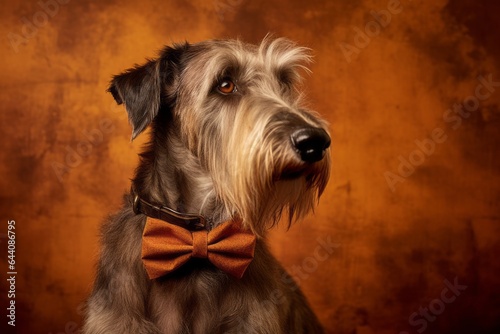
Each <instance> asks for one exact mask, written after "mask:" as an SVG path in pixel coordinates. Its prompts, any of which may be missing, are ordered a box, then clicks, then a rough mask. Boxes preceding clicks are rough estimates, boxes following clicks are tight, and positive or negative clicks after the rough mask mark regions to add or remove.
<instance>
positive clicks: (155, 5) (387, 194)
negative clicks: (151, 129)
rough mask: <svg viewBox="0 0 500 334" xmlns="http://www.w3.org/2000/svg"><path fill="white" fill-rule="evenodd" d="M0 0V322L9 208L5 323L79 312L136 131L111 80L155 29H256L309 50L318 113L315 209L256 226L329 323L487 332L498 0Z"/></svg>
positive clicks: (491, 320)
mask: <svg viewBox="0 0 500 334" xmlns="http://www.w3.org/2000/svg"><path fill="white" fill-rule="evenodd" d="M2 2H3V3H2V11H1V13H0V22H1V23H0V33H1V36H2V49H1V50H2V51H1V55H2V58H1V62H0V69H1V76H0V86H1V89H0V101H1V104H0V124H1V125H0V126H1V128H2V136H1V140H0V157H1V164H0V172H1V173H0V175H1V178H0V185H1V203H0V206H1V215H2V220H1V226H0V242H1V243H0V245H1V253H0V267H1V270H0V271H1V273H2V274H1V276H2V277H3V279H2V280H1V283H0V287H1V289H2V293H1V298H0V299H1V308H0V309H1V310H3V311H2V312H1V313H2V314H1V317H0V319H2V320H1V327H0V328H2V330H1V332H2V333H6V331H4V330H3V329H4V328H7V327H8V326H7V324H6V323H7V319H6V314H7V311H6V307H7V302H8V298H7V294H6V291H7V288H8V286H7V281H6V277H5V276H6V273H7V271H8V269H7V239H6V233H7V221H8V220H9V219H14V220H15V221H16V233H17V234H16V240H17V249H16V259H17V263H16V270H17V272H18V274H17V277H16V299H15V301H16V316H17V317H16V325H17V326H16V329H17V333H53V334H55V333H76V330H77V329H78V328H80V326H81V305H82V302H83V301H84V299H85V297H86V296H87V294H88V293H89V291H90V288H91V284H92V280H93V274H94V264H95V262H96V258H97V254H98V252H99V245H98V229H99V226H100V224H101V221H102V220H103V218H104V217H105V216H106V215H107V214H109V213H111V212H113V211H115V210H117V209H118V208H119V205H120V202H121V196H122V193H123V192H124V191H126V190H127V189H128V188H129V179H130V177H131V175H132V173H133V170H134V167H135V165H136V163H137V153H138V152H139V151H140V148H141V145H142V143H143V142H144V140H145V136H141V137H140V138H139V139H138V140H136V141H134V142H130V128H129V125H128V124H127V119H126V116H125V112H124V110H123V108H122V107H117V106H115V105H114V103H113V100H112V97H111V96H110V95H109V94H107V93H106V86H107V83H108V81H109V79H110V77H111V76H112V75H113V74H116V73H119V72H120V71H122V70H124V69H125V68H128V67H130V66H132V65H133V64H134V63H136V62H137V63H140V62H142V61H143V60H144V59H145V58H146V57H153V56H154V55H155V52H156V50H158V49H160V48H161V47H162V46H163V45H164V44H169V43H172V42H179V41H180V42H182V41H184V40H187V41H190V42H196V41H200V40H204V39H209V38H225V37H240V38H242V39H244V40H246V41H249V42H258V41H260V40H261V39H262V38H263V37H264V36H265V35H266V34H267V33H268V32H272V33H274V34H276V35H277V36H286V37H289V38H291V39H293V40H295V41H297V42H299V43H300V44H301V45H305V46H308V47H310V48H312V49H313V50H314V55H315V62H314V64H313V65H312V71H313V73H312V74H311V75H310V76H309V77H308V78H307V85H306V89H307V93H308V97H309V100H310V102H311V105H313V106H314V107H315V108H316V109H317V110H318V111H319V112H320V113H321V114H322V115H324V117H325V118H326V119H328V121H329V122H330V123H331V133H332V139H333V146H332V153H333V167H332V178H331V181H330V183H329V186H328V188H327V190H326V192H325V194H324V196H323V197H322V200H321V202H320V205H319V207H318V208H317V210H316V215H315V216H314V217H309V218H308V219H306V220H305V221H303V222H302V223H300V224H298V225H295V226H293V227H292V229H291V230H290V231H288V232H286V231H285V230H284V229H280V230H277V231H274V232H272V235H271V238H270V239H271V240H272V247H273V250H274V253H275V254H276V256H277V257H278V258H279V259H280V260H281V261H282V262H283V263H284V265H285V266H286V267H287V268H288V269H289V270H290V271H291V272H292V274H293V275H294V276H295V277H296V279H297V280H298V281H299V283H300V285H301V287H302V288H303V290H304V291H305V293H306V295H307V296H308V298H309V300H310V302H311V304H312V306H313V308H314V310H315V311H316V312H317V314H318V316H319V318H320V319H321V321H322V323H323V324H324V326H325V328H326V329H327V332H328V333H344V334H354V333H356V334H366V333H377V334H405V333H406V334H408V333H421V332H425V333H439V334H443V333H444V334H448V333H449V334H452V333H453V334H457V333H458V334H486V333H499V332H500V289H499V288H498V285H499V283H500V279H499V278H498V277H499V273H500V272H499V270H500V260H499V257H500V254H499V251H500V246H499V243H498V241H499V239H500V238H499V236H500V234H499V233H500V225H499V224H500V213H499V207H500V183H499V181H500V175H499V168H500V156H499V143H498V141H499V139H500V132H499V125H500V109H499V103H500V35H499V33H500V23H499V22H500V21H499V20H498V17H499V15H500V4H499V2H496V1H482V2H479V1H473V0H463V1H458V0H449V1H446V0H438V1H425V2H424V1H416V0H413V1H410V0H401V1H400V2H399V1H397V0H391V1H385V0H384V1H374V0H372V1H370V0H352V1H347V0H345V1H340V0H337V1H319V0H314V1H299V0H293V1H285V0H277V1H270V0H268V1H265V0H215V1H201V0H198V1H182V0H170V1H160V0H156V1H97V0H94V1H84V0H71V1H68V0H59V1H58V2H56V0H41V1H35V0H27V1H20V0H18V1H2ZM325 243H331V244H332V245H333V246H329V247H330V248H328V251H329V253H328V256H327V257H325V256H323V255H324V254H325V253H324V252H322V251H319V250H318V249H319V248H318V247H324V245H325ZM318 254H321V256H319V255H318ZM450 285H451V286H452V288H450V287H449V286H450ZM453 285H455V287H453ZM457 286H458V287H457Z"/></svg>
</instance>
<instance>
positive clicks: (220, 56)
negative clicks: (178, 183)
mask: <svg viewBox="0 0 500 334" xmlns="http://www.w3.org/2000/svg"><path fill="white" fill-rule="evenodd" d="M309 61H310V56H309V53H308V50H307V49H305V48H301V47H297V46H296V45H295V44H294V43H292V42H290V41H288V40H286V39H274V40H272V39H265V40H264V41H263V42H262V44H261V45H259V46H254V45H249V44H245V43H242V42H240V41H235V40H215V41H207V42H201V43H198V44H187V43H186V44H182V45H176V46H174V47H167V48H166V49H164V50H163V51H162V52H161V54H160V56H159V58H158V59H155V60H150V61H148V62H147V63H146V64H145V65H143V66H137V67H135V68H133V69H130V70H128V71H126V72H124V73H122V74H120V75H117V76H115V77H114V79H113V80H112V82H111V85H110V87H109V91H110V92H111V93H112V94H113V96H114V98H115V99H116V101H117V102H118V103H119V104H121V103H124V104H125V107H126V109H127V112H128V115H129V120H130V123H131V124H132V127H133V132H132V138H135V137H136V136H137V135H139V134H140V133H141V132H142V131H144V129H145V128H146V127H147V126H148V125H149V124H152V125H153V134H152V136H153V138H152V140H153V141H155V140H156V141H160V140H163V141H165V134H166V133H167V131H166V130H165V129H167V128H168V129H170V130H169V131H168V134H170V135H171V136H172V135H173V134H175V136H176V137H177V138H176V139H178V141H177V142H176V143H177V145H178V146H179V145H181V146H182V147H184V148H185V150H186V154H187V155H189V157H190V159H194V160H196V161H197V163H198V165H199V168H200V170H201V172H202V173H205V174H206V175H207V177H208V178H209V179H210V180H211V182H212V185H211V186H212V188H213V196H214V199H215V200H216V201H217V202H218V203H221V205H223V206H224V210H225V212H227V214H228V215H232V216H234V215H237V216H240V217H241V218H243V220H244V221H245V222H246V223H247V224H249V226H250V227H251V228H252V229H254V230H255V231H256V232H261V231H262V230H263V229H264V228H265V227H266V226H269V225H270V224H271V225H272V224H274V223H276V222H277V221H278V220H279V218H280V217H281V214H282V213H283V212H284V209H288V213H289V217H290V221H292V220H294V219H295V218H300V217H302V216H303V215H304V214H306V213H307V212H308V211H310V210H311V209H312V208H313V206H314V204H315V203H316V201H317V199H318V198H319V196H320V195H321V193H322V192H323V190H324V188H325V186H326V183H327V181H328V177H329V168H330V154H329V145H330V137H329V135H328V132H327V131H328V130H327V125H326V122H325V121H324V120H323V119H321V118H320V117H319V116H318V115H317V114H316V113H314V112H312V111H311V110H309V109H307V108H306V107H304V105H303V103H302V98H301V93H300V90H299V88H298V87H299V84H300V81H301V76H300V71H301V70H303V69H305V65H306V64H307V63H308V62H309ZM179 143H180V144H179ZM164 145H167V143H164ZM156 147H161V145H157V146H156ZM167 191H168V190H167ZM200 210H202V208H200Z"/></svg>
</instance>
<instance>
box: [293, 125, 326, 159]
mask: <svg viewBox="0 0 500 334" xmlns="http://www.w3.org/2000/svg"><path fill="white" fill-rule="evenodd" d="M291 140H292V145H293V147H294V148H295V150H296V151H297V153H298V154H299V155H300V158H301V159H302V161H304V162H307V163H313V162H317V161H320V160H322V159H323V157H324V156H325V153H326V150H327V149H328V147H330V143H331V140H330V136H329V135H328V133H326V131H325V130H323V129H321V128H314V127H306V128H300V129H298V130H295V131H294V132H293V133H292V135H291Z"/></svg>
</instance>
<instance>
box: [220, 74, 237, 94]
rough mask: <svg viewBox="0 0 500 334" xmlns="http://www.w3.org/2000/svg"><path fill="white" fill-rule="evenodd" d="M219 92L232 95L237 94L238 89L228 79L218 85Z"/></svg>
mask: <svg viewBox="0 0 500 334" xmlns="http://www.w3.org/2000/svg"><path fill="white" fill-rule="evenodd" d="M217 90H218V91H219V92H221V93H222V94H226V95H227V94H232V93H235V92H237V91H238V90H237V88H236V85H235V83H234V82H233V81H232V80H231V79H228V78H224V79H222V80H221V81H220V82H219V84H218V85H217Z"/></svg>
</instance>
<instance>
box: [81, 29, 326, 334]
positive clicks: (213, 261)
mask: <svg viewBox="0 0 500 334" xmlns="http://www.w3.org/2000/svg"><path fill="white" fill-rule="evenodd" d="M310 61H311V56H310V52H309V49H307V48H304V47H299V46H297V45H296V44H295V43H294V42H292V41H290V40H288V39H285V38H269V37H266V38H265V39H264V40H263V41H262V43H260V44H259V45H251V44H247V43H244V42H242V41H239V40H210V41H204V42H199V43H195V44H189V43H187V42H186V43H183V44H174V45H172V46H167V47H165V48H164V49H163V50H162V51H161V52H160V54H159V56H158V58H156V59H152V60H151V59H150V60H147V62H146V63H145V64H143V65H141V66H138V65H136V66H135V67H134V68H131V69H129V70H127V71H125V72H123V73H121V74H119V75H116V76H114V77H113V79H112V81H111V83H110V86H109V89H108V91H109V92H110V93H111V94H112V95H113V97H114V99H115V100H116V102H117V103H118V104H124V105H125V109H126V111H127V113H128V117H129V122H130V123H131V126H132V140H133V139H134V138H136V137H137V136H138V135H139V134H140V133H142V132H143V131H144V130H145V129H146V128H148V127H149V128H150V141H149V142H148V144H146V147H145V149H144V151H143V152H142V153H141V154H140V163H139V166H138V168H137V170H136V173H135V177H134V178H133V179H132V191H131V192H130V193H127V194H126V195H125V196H124V205H123V208H122V209H121V211H119V212H118V213H117V214H115V215H114V216H111V217H110V218H109V219H108V221H107V222H106V223H105V224H104V225H103V228H102V252H101V255H100V258H99V261H98V265H97V273H96V278H95V283H94V288H93V291H92V293H91V295H90V297H89V298H88V300H87V303H86V305H87V306H86V311H85V319H84V325H83V333H85V334H98V333H106V334H109V333H117V334H123V333H133V334H158V333H168V334H170V333H176V334H177V333H199V334H207V333H234V334H245V333H260V334H266V333H268V334H277V333H286V334H291V333H307V334H312V333H314V334H316V333H323V330H322V327H321V324H320V322H319V321H318V319H317V317H316V316H315V314H314V313H313V311H312V310H311V308H310V306H309V305H308V302H307V300H306V298H305V297H304V295H303V293H302V292H301V291H300V289H299V288H298V286H297V285H296V284H295V282H294V281H293V279H292V278H291V277H290V276H289V275H288V274H287V272H286V271H285V270H284V268H283V267H282V266H281V265H280V264H279V263H278V261H277V260H276V259H275V258H274V257H273V255H272V254H271V253H270V251H269V249H268V247H267V246H266V234H267V231H268V230H269V228H271V227H273V226H274V225H276V224H277V223H278V222H279V221H281V220H285V218H287V220H285V223H286V222H288V226H290V224H292V223H294V222H295V221H297V220H299V219H301V218H303V217H304V216H305V215H306V214H307V213H308V212H310V211H311V210H312V209H313V208H314V206H315V205H316V204H317V201H318V200H319V197H320V196H321V194H322V193H323V190H324V189H325V187H326V184H327V182H328V179H329V171H330V135H329V133H328V128H327V123H326V121H325V120H324V119H322V118H321V117H320V116H319V115H318V114H317V113H315V112H313V111H312V110H310V109H308V108H307V107H305V103H304V98H303V94H302V93H301V89H300V87H302V85H303V83H302V81H303V80H302V79H301V78H302V77H303V75H302V74H303V72H304V70H305V71H308V70H307V65H308V63H309V62H310ZM282 216H283V217H282ZM282 218H283V219H282ZM184 242H186V244H184ZM188 244H189V245H188ZM172 248H175V249H172ZM164 262H165V263H164Z"/></svg>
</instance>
